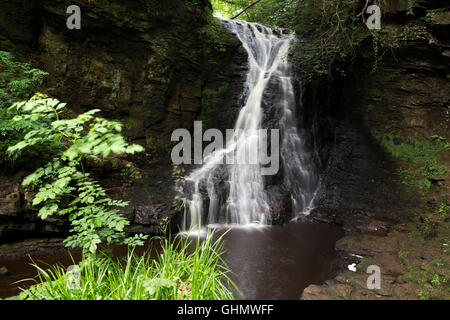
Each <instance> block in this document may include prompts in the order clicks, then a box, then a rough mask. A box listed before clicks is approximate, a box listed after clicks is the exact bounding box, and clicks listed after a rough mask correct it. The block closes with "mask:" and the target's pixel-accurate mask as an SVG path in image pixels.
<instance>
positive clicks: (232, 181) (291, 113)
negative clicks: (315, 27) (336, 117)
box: [184, 20, 318, 229]
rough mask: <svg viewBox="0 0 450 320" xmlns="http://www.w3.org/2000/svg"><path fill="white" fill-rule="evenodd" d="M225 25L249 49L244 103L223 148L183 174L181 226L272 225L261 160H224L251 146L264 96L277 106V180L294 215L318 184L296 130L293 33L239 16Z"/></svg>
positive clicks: (255, 141) (262, 113)
mask: <svg viewBox="0 0 450 320" xmlns="http://www.w3.org/2000/svg"><path fill="white" fill-rule="evenodd" d="M223 25H224V26H225V27H226V28H228V29H229V30H230V31H232V32H233V33H234V34H236V36H237V37H238V38H239V40H240V41H241V42H242V45H243V47H244V49H245V50H246V51H247V53H248V65H249V68H248V73H247V79H246V83H245V87H244V90H243V95H244V98H245V99H244V101H245V105H244V106H243V107H242V109H241V110H240V113H239V116H238V118H237V121H236V124H235V131H234V134H233V136H232V138H231V139H230V140H229V141H228V142H229V143H227V147H226V148H224V149H223V150H220V151H219V152H216V153H214V154H213V155H212V156H209V157H208V158H206V159H204V164H203V166H202V167H200V168H199V169H197V170H195V171H194V172H192V173H191V174H190V175H189V176H188V177H187V178H186V182H187V185H188V188H189V187H190V188H191V190H190V192H187V193H190V194H191V199H187V200H186V201H187V203H186V212H185V219H184V228H185V229H187V228H189V227H190V226H192V225H197V224H198V223H201V224H202V225H204V224H228V225H230V224H239V225H246V224H261V225H265V224H270V222H271V217H270V210H271V208H270V203H269V200H268V194H267V188H266V187H267V186H266V183H265V177H264V176H263V175H262V172H261V169H262V167H261V165H260V164H259V163H256V164H245V165H244V164H230V165H227V164H226V163H227V162H226V161H225V160H224V159H225V158H226V157H228V156H229V155H230V154H235V156H237V157H239V156H240V154H239V153H241V152H248V150H253V149H252V147H254V146H255V145H256V144H258V143H259V141H260V139H261V138H262V137H261V136H260V131H259V129H261V128H263V124H264V116H265V111H266V110H264V105H267V101H266V100H267V99H268V100H272V101H270V105H271V106H273V107H275V108H278V110H277V112H276V113H277V114H278V115H279V116H278V119H276V125H275V128H276V129H280V132H281V141H280V142H281V143H280V156H281V162H282V165H281V167H282V168H281V170H282V179H281V180H282V181H280V182H281V183H282V184H283V186H284V188H285V189H286V190H288V192H289V193H290V194H291V201H292V210H293V213H294V214H299V213H302V212H303V213H304V212H306V211H307V210H308V209H310V208H311V206H312V204H313V200H314V195H315V191H316V189H317V186H318V179H317V177H316V175H315V174H314V170H313V167H312V161H311V158H310V155H309V153H308V152H306V151H305V148H304V142H303V140H302V137H301V135H300V134H299V131H298V129H297V120H296V119H297V117H296V106H297V104H296V100H298V99H296V96H295V90H294V85H293V80H294V79H293V77H292V74H291V68H290V65H289V63H288V61H287V55H288V51H289V47H290V44H291V42H292V41H293V39H294V35H293V34H284V33H283V32H282V31H280V30H273V29H271V28H269V27H266V26H262V25H259V24H254V23H246V22H242V21H233V20H230V21H224V23H223ZM269 87H270V88H271V89H269ZM272 88H275V89H272ZM269 90H275V91H276V93H275V94H271V95H270V98H267V97H265V93H266V92H267V91H269ZM230 141H231V142H230ZM287 214H290V213H287Z"/></svg>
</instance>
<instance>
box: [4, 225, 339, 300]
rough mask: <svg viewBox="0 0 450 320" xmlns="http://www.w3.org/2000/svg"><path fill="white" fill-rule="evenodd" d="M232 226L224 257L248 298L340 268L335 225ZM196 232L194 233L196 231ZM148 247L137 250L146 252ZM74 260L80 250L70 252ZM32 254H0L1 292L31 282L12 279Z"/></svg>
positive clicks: (295, 295) (299, 287)
mask: <svg viewBox="0 0 450 320" xmlns="http://www.w3.org/2000/svg"><path fill="white" fill-rule="evenodd" d="M226 230H229V231H228V232H227V233H226V235H225V237H224V241H225V246H224V249H225V254H224V256H223V258H224V260H225V261H226V263H227V264H228V266H229V268H230V269H231V271H232V274H231V275H230V277H231V278H232V279H233V281H234V282H235V283H236V285H237V286H238V287H239V289H240V290H241V291H242V293H243V295H244V296H239V295H236V299H248V300H256V299H260V300H279V299H286V300H297V299H299V298H300V296H301V293H302V291H303V290H304V289H305V288H306V287H307V286H308V285H310V284H319V283H322V282H323V281H325V280H327V279H330V278H331V277H332V274H333V273H334V271H336V270H337V266H338V262H339V257H338V254H337V252H336V251H335V250H334V245H335V243H336V241H337V240H339V239H340V238H341V237H343V236H344V234H343V231H342V230H341V229H340V228H339V227H338V226H335V225H328V224H316V223H303V222H290V223H289V224H286V225H284V226H264V227H260V226H238V227H234V228H225V227H220V226H218V228H217V229H216V231H217V236H219V235H221V234H223V233H224V232H226ZM192 237H193V238H196V236H195V235H192ZM143 250H144V249H141V250H138V251H137V252H138V253H139V252H143ZM113 251H114V254H115V255H117V256H124V255H126V248H124V247H116V248H114V250H113ZM72 255H73V257H74V259H75V261H76V262H77V261H79V260H80V257H81V255H80V253H79V252H72ZM31 257H32V258H33V260H34V261H36V262H37V261H38V260H39V261H42V262H40V263H38V264H39V265H41V266H44V267H45V264H44V263H47V264H56V263H59V264H62V265H64V266H66V267H67V266H69V265H71V264H73V263H72V261H71V259H70V257H69V255H68V253H64V252H59V253H55V254H44V255H31ZM30 262H31V261H30V258H29V257H21V258H15V259H0V266H4V267H6V268H7V269H8V270H9V272H10V274H9V275H0V297H1V298H6V297H10V296H13V295H17V294H18V293H19V292H20V291H19V289H18V287H20V286H22V287H23V286H25V285H31V284H32V283H31V282H25V283H19V284H13V282H16V281H18V280H22V279H26V278H32V277H34V276H36V270H35V269H34V268H33V267H32V266H30V265H29V263H30Z"/></svg>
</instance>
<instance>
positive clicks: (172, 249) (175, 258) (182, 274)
mask: <svg viewBox="0 0 450 320" xmlns="http://www.w3.org/2000/svg"><path fill="white" fill-rule="evenodd" d="M160 241H161V245H162V250H161V251H160V252H159V253H158V254H157V256H156V258H155V259H152V258H151V257H150V254H149V253H147V254H144V255H142V256H137V255H136V254H135V253H134V251H133V250H132V249H130V250H129V252H128V255H127V257H126V258H122V259H119V260H118V259H116V258H113V257H112V256H111V255H110V254H106V253H104V252H97V253H96V254H95V255H94V254H86V255H84V257H83V259H82V261H81V263H79V265H78V266H79V275H80V276H79V282H78V285H77V286H76V287H73V286H72V289H71V286H69V285H68V283H69V281H70V279H69V277H70V276H71V275H70V273H68V272H66V269H65V268H63V267H62V266H51V267H49V268H48V269H44V268H41V267H39V266H38V265H37V264H33V265H34V266H35V268H36V269H37V271H38V276H37V277H36V278H35V279H33V280H34V281H36V283H37V284H36V285H33V286H31V287H29V288H27V289H25V290H24V291H23V292H22V293H21V294H20V295H19V297H18V298H19V299H27V300H225V299H233V298H234V294H233V292H232V291H231V288H236V289H237V287H236V286H235V284H234V283H233V282H232V281H231V279H230V278H229V277H228V273H229V272H230V270H229V269H228V267H227V266H226V264H225V262H224V261H223V260H222V258H221V255H222V253H223V236H221V237H219V238H218V239H217V240H214V237H213V232H208V234H207V236H206V239H204V240H202V241H200V238H197V239H196V240H195V241H194V242H193V241H191V240H189V239H187V238H183V237H177V238H176V239H174V240H173V241H172V240H171V239H167V238H165V239H161V240H160ZM27 280H30V279H27Z"/></svg>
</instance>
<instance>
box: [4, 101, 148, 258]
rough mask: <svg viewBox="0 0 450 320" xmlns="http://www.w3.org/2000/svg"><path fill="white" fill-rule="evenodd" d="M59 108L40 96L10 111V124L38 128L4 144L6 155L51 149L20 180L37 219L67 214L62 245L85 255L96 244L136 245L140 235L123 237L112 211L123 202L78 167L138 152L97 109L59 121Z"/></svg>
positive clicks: (121, 222)
mask: <svg viewBox="0 0 450 320" xmlns="http://www.w3.org/2000/svg"><path fill="white" fill-rule="evenodd" d="M65 108H66V104H65V103H61V102H60V101H58V100H57V99H53V98H49V97H48V96H46V95H43V94H36V95H35V96H34V97H32V98H31V99H30V100H29V101H23V102H18V103H15V104H14V105H13V106H12V107H11V109H13V110H14V113H16V114H17V115H16V116H15V117H14V118H13V124H16V125H19V126H20V125H21V124H22V123H27V122H37V123H40V126H38V127H36V128H33V129H31V130H29V131H28V132H27V134H26V135H25V136H24V137H23V140H22V141H20V142H18V143H17V144H15V145H13V146H10V147H9V148H8V150H7V153H8V154H9V155H10V156H18V155H20V154H21V152H22V151H23V150H25V149H27V148H31V147H39V148H41V147H45V146H47V147H48V146H51V150H52V155H53V159H52V160H51V161H49V162H48V163H47V164H46V165H45V166H43V167H41V168H39V169H37V170H36V171H35V172H33V173H32V174H30V175H29V176H28V177H26V178H25V180H24V181H23V185H26V186H28V185H31V186H33V187H35V188H37V189H38V191H37V194H36V195H35V196H34V199H33V206H40V210H39V217H41V218H42V219H46V218H47V217H49V216H52V215H59V216H62V215H68V216H69V220H70V222H71V224H72V229H71V231H72V232H73V234H72V235H71V236H69V237H68V238H67V239H66V240H65V243H66V244H67V245H68V246H71V247H78V246H80V247H83V249H87V250H89V251H90V252H95V251H96V249H97V245H98V244H99V243H102V242H106V243H108V244H111V243H127V244H130V245H136V244H142V240H143V239H144V237H143V236H142V235H140V236H136V237H134V238H125V234H124V227H125V226H126V225H128V224H129V221H128V220H126V219H125V218H124V217H122V216H121V215H120V214H119V213H118V210H117V209H115V208H117V207H124V206H126V205H128V203H127V202H124V201H119V200H112V199H110V198H109V197H107V195H106V192H105V190H104V189H103V188H102V187H101V186H100V184H99V183H98V182H96V181H95V180H94V179H93V178H92V177H91V175H90V174H89V173H88V172H86V171H85V165H84V164H85V161H86V160H87V159H92V160H94V161H100V160H102V158H106V157H108V156H109V155H110V154H133V153H135V152H141V151H143V148H142V147H141V146H139V145H133V144H128V143H127V142H126V141H125V138H124V137H123V136H122V135H121V134H120V132H121V130H122V125H121V124H120V123H118V122H115V121H109V120H106V119H103V118H100V117H96V116H95V114H97V113H98V112H99V111H100V110H98V109H97V110H91V111H88V112H86V113H83V114H81V115H79V116H78V117H76V118H74V119H64V117H63V114H64V110H65Z"/></svg>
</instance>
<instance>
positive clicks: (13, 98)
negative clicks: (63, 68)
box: [0, 51, 47, 163]
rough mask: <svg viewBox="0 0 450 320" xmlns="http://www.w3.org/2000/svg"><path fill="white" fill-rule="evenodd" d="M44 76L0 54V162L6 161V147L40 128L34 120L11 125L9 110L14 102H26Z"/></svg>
mask: <svg viewBox="0 0 450 320" xmlns="http://www.w3.org/2000/svg"><path fill="white" fill-rule="evenodd" d="M45 75H47V73H45V72H43V71H41V70H38V69H33V68H31V67H30V65H29V64H28V63H22V62H19V61H15V59H14V56H13V55H12V54H11V53H9V52H5V51H0V163H1V162H4V161H6V160H7V157H6V156H5V151H6V148H7V147H8V146H9V145H11V144H15V143H17V142H18V141H20V140H21V139H22V137H23V135H24V133H25V132H27V131H28V130H31V129H36V128H38V127H39V126H40V123H39V122H36V121H24V122H20V123H13V122H11V118H12V117H13V116H14V115H15V113H14V112H15V110H9V111H8V108H9V107H10V106H11V105H12V104H13V103H14V102H17V101H20V100H24V99H28V98H29V97H30V96H31V92H34V90H36V89H37V88H38V87H40V86H41V85H42V81H43V77H44V76H45Z"/></svg>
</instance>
